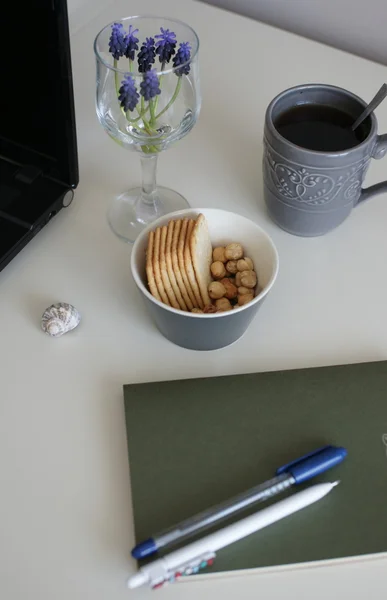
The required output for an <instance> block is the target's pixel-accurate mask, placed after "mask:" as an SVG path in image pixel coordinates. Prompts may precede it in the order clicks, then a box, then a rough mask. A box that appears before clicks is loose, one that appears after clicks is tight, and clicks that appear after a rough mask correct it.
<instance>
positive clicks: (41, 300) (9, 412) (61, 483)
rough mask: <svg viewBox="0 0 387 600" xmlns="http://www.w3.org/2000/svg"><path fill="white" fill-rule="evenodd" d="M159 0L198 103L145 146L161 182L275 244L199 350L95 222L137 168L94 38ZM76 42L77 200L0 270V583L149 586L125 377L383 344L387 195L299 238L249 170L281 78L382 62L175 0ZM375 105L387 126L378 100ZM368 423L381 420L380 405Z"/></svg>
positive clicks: (321, 576)
mask: <svg viewBox="0 0 387 600" xmlns="http://www.w3.org/2000/svg"><path fill="white" fill-rule="evenodd" d="M160 11H161V12H163V13H164V14H166V15H168V14H169V15H173V16H176V17H179V18H181V19H184V20H186V21H188V22H189V23H190V24H191V25H192V26H193V27H194V28H195V29H196V30H197V32H198V34H199V36H200V38H201V57H200V61H201V74H202V89H203V110H202V114H201V117H200V120H199V123H198V124H197V126H196V127H195V129H194V130H193V131H192V133H191V134H190V135H189V136H188V137H187V138H186V139H185V140H183V141H181V142H180V143H179V144H178V145H176V146H175V148H173V149H170V150H169V151H168V152H167V153H165V154H164V155H163V156H161V158H160V165H159V182H160V183H161V184H164V185H169V186H171V187H174V188H175V189H177V190H179V191H180V192H181V193H183V194H184V195H185V196H186V197H187V198H188V200H189V201H190V203H191V204H192V206H197V207H199V206H209V207H220V208H227V209H230V210H234V211H237V212H240V213H243V214H245V215H247V216H249V217H251V218H252V219H255V220H256V221H258V222H259V223H260V224H261V225H262V226H263V227H264V228H265V229H266V230H267V231H268V232H269V233H270V235H271V236H272V237H273V239H274V241H275V243H276V245H277V248H278V251H279V254H280V263H281V265H280V275H279V277H278V280H277V283H276V285H275V286H274V289H273V291H272V293H271V295H270V296H269V299H268V300H267V302H266V303H265V304H264V306H263V308H262V310H261V311H260V312H259V314H258V316H257V318H256V320H255V321H254V323H253V324H252V325H251V327H250V329H249V331H248V333H247V334H246V335H245V337H244V338H243V339H242V340H241V341H240V342H239V343H238V344H236V345H234V346H232V347H230V348H228V349H224V350H222V351H218V352H213V353H195V352H192V351H188V350H182V349H181V348H178V347H176V346H173V345H172V344H170V343H169V342H168V341H166V340H165V339H164V338H163V337H161V335H160V334H159V333H158V332H157V331H156V330H155V328H154V326H153V325H152V323H151V321H150V320H149V319H148V316H147V314H146V313H145V311H144V309H143V306H142V303H141V298H140V296H139V295H138V293H137V292H136V290H135V286H134V284H133V282H132V280H131V277H130V273H129V254H130V247H129V246H126V245H124V244H123V243H121V242H119V241H118V240H117V239H116V238H115V237H114V236H113V235H112V234H111V233H110V231H109V229H108V226H107V224H106V220H105V211H106V209H107V206H108V204H109V201H110V198H111V197H112V196H113V195H114V194H116V193H118V192H120V191H122V190H123V189H124V188H125V186H128V187H129V186H131V185H133V184H136V183H138V181H139V177H140V168H139V160H138V157H137V156H136V155H135V154H132V153H129V152H124V151H123V150H122V149H120V148H119V147H118V146H117V145H116V144H114V143H113V142H112V141H111V140H110V138H108V136H107V135H106V134H105V133H104V132H103V130H102V128H101V127H100V126H99V124H98V122H97V118H96V116H95V109H94V77H95V72H94V58H93V52H92V42H93V38H94V36H95V34H96V33H97V32H98V30H99V29H100V28H101V27H102V26H103V25H105V24H106V23H107V22H108V21H111V20H113V19H114V18H116V17H120V16H126V15H127V14H128V13H132V14H136V13H137V14H138V13H158V12H160ZM231 40H232V42H231ZM72 44H73V48H72V50H73V69H74V83H75V99H76V110H77V126H78V144H79V160H80V184H79V188H78V190H77V193H76V199H75V201H74V203H73V205H72V206H71V208H69V209H68V210H64V211H62V212H61V213H60V215H58V217H56V218H55V219H54V220H53V221H52V222H51V223H50V225H49V226H48V227H46V228H45V229H44V230H43V231H42V232H41V233H40V234H39V235H38V236H37V237H36V238H35V239H34V240H33V242H32V243H30V244H29V245H28V247H27V248H26V249H25V250H24V251H23V252H22V253H21V254H20V255H19V256H18V257H17V258H16V259H15V260H13V261H12V263H11V264H10V265H9V266H8V267H7V268H6V269H5V270H4V271H3V272H2V273H1V274H0V308H1V310H0V327H1V338H0V352H1V354H0V356H1V377H0V473H1V494H0V498H1V501H0V507H1V510H0V559H1V560H0V564H1V566H0V597H1V598H2V599H4V600H26V599H28V600H85V599H89V598H90V599H91V598H93V600H123V599H124V598H128V596H129V594H130V595H131V596H133V597H135V596H134V594H136V597H138V598H143V599H145V598H151V597H152V598H153V595H152V596H151V594H152V592H151V591H150V590H148V589H141V590H137V591H135V592H129V591H128V590H127V589H126V587H125V581H126V577H127V575H128V574H130V573H132V572H133V570H134V568H135V565H134V563H133V562H132V561H131V559H130V558H129V550H130V548H131V546H132V543H133V523H132V515H131V500H130V484H129V473H128V462H127V452H126V439H125V425H124V411H123V401H122V385H123V384H124V383H129V382H139V381H148V380H149V381H150V380H165V379H173V378H185V377H201V376H209V375H224V374H228V373H246V372H253V371H264V370H268V369H270V370H272V369H283V368H294V367H307V366H314V365H326V364H336V363H349V362H360V361H372V360H380V359H387V318H386V296H387V277H386V259H387V236H386V223H387V199H386V196H379V197H377V198H375V199H373V200H371V201H370V202H369V203H368V204H365V205H364V206H361V207H359V208H357V209H356V210H355V211H354V212H353V214H352V215H351V217H350V218H349V219H348V220H347V221H346V222H345V223H344V224H343V225H342V226H341V227H340V228H339V229H337V230H336V231H334V232H333V233H331V234H329V235H327V236H326V237H322V238H315V239H302V238H297V237H292V236H290V235H288V234H286V233H284V232H283V231H281V230H280V229H278V228H277V227H276V226H275V225H274V224H272V223H271V222H270V221H269V219H268V217H267V215H266V212H265V209H264V206H263V201H262V176H261V153H262V143H261V139H262V129H263V117H264V110H265V107H266V105H267V104H268V102H269V100H270V99H271V98H272V97H273V96H274V95H276V94H277V92H279V91H281V90H282V89H285V88H287V87H289V86H291V85H295V84H298V83H305V82H311V81H320V82H330V83H333V84H337V85H341V86H343V87H345V88H349V89H351V90H353V91H354V92H356V93H357V94H359V95H360V96H362V97H364V98H365V99H367V100H368V99H370V98H371V97H372V96H373V94H374V93H375V91H376V90H377V89H378V88H379V86H380V85H381V83H382V82H384V81H386V80H387V69H386V68H385V67H383V66H381V65H378V64H373V63H371V62H367V61H365V60H362V59H360V58H356V57H353V56H350V55H348V54H345V53H342V52H339V51H337V50H333V49H331V48H328V47H325V46H322V45H320V44H317V43H314V42H312V41H308V40H305V39H302V38H300V37H296V36H294V35H291V34H288V33H284V32H282V31H279V30H276V29H273V28H271V27H268V26H266V25H262V24H260V23H257V22H253V21H250V20H247V19H244V18H241V17H238V16H235V15H232V14H228V13H226V12H222V11H220V10H218V9H215V8H212V7H209V6H207V5H205V4H202V3H197V2H191V1H189V0H179V1H178V0H163V2H162V7H160V6H159V3H158V2H157V1H156V0H132V1H131V2H130V3H128V2H123V1H121V0H120V1H118V2H112V3H111V4H110V6H109V8H108V9H106V10H104V11H103V13H101V14H100V15H99V16H98V17H97V18H96V19H94V20H93V21H92V22H90V23H89V24H88V25H87V26H86V27H84V28H82V29H81V30H80V31H78V32H77V33H76V34H75V35H74V37H73V39H72ZM378 117H379V123H380V129H381V132H386V131H387V105H384V106H382V107H380V108H379V109H378ZM58 118H60V115H58ZM385 175H387V159H385V160H384V161H383V160H382V161H379V162H377V161H373V164H372V165H371V168H370V171H369V174H368V176H367V183H369V184H372V183H375V182H377V181H379V180H381V179H383V176H385ZM55 301H68V302H71V303H73V304H75V305H76V306H77V307H78V309H79V310H80V311H81V313H82V314H83V321H82V324H81V326H80V327H79V328H78V329H77V330H76V331H74V332H73V333H72V334H70V335H67V336H64V337H63V338H61V339H57V340H53V339H50V338H49V337H48V336H45V335H44V334H43V333H42V332H41V331H40V328H39V327H40V325H39V322H40V316H41V313H42V312H43V309H44V308H45V307H46V306H48V305H49V304H51V303H52V302H55ZM380 427H381V432H380V433H381V434H382V433H383V432H387V422H385V423H381V424H380ZM359 443H361V440H359ZM381 451H382V448H381ZM386 476H387V463H386ZM155 502H157V499H155ZM317 543H318V541H317ZM386 580H387V560H386V559H381V558H377V559H375V560H362V561H359V562H357V561H356V562H355V563H346V562H345V563H344V564H340V565H339V564H336V565H333V566H323V567H321V566H320V567H317V568H311V567H307V568H301V569H296V570H294V569H291V570H284V569H282V570H277V569H274V570H272V571H269V572H266V573H260V574H251V573H250V574H249V573H246V574H245V575H244V576H242V577H231V576H229V577H227V576H226V577H222V578H221V579H216V580H214V579H211V580H209V579H208V578H205V577H204V578H199V579H194V580H191V581H187V582H185V583H183V584H180V585H175V586H170V587H169V589H167V590H162V591H160V592H158V593H159V594H160V597H163V598H164V597H165V598H166V597H168V598H171V599H179V600H194V599H195V600H196V599H197V598H198V597H199V596H200V597H203V598H206V599H207V598H208V599H211V600H212V599H215V598H216V599H218V598H219V599H220V598H222V599H223V598H224V599H231V598H235V596H236V595H239V596H240V597H241V598H243V599H244V600H247V599H250V598H254V599H255V598H257V597H261V598H265V599H266V600H271V599H273V600H279V599H282V598H283V597H284V596H285V595H286V597H288V598H289V597H290V598H298V599H299V598H301V599H302V598H305V599H306V598H308V599H309V598H312V597H313V599H314V600H321V599H323V598H328V597H330V598H334V599H336V598H351V600H355V599H359V600H360V599H361V600H364V598H365V597H367V598H368V599H372V600H373V599H377V598H381V597H382V595H383V587H384V589H385V582H386Z"/></svg>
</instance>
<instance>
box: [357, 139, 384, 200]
mask: <svg viewBox="0 0 387 600" xmlns="http://www.w3.org/2000/svg"><path fill="white" fill-rule="evenodd" d="M386 152H387V133H384V134H383V135H378V136H377V138H376V143H375V146H374V148H373V150H372V158H376V159H377V160H378V159H379V158H383V156H384V155H385V154H386ZM383 192H387V181H381V182H380V183H375V185H370V186H369V187H367V188H362V190H361V194H360V196H359V200H358V201H357V202H356V205H358V204H360V202H364V200H368V199H369V198H372V197H373V196H376V195H377V194H382V193H383Z"/></svg>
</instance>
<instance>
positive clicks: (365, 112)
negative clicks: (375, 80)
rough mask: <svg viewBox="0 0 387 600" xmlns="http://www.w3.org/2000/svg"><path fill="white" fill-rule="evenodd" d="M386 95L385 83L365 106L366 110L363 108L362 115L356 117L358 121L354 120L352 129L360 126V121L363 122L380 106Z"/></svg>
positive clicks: (386, 85) (386, 87)
mask: <svg viewBox="0 0 387 600" xmlns="http://www.w3.org/2000/svg"><path fill="white" fill-rule="evenodd" d="M386 96H387V84H386V83H383V85H382V87H381V88H380V90H379V91H378V93H377V94H376V96H375V97H374V98H372V100H371V102H370V103H369V105H368V106H367V107H366V108H365V110H363V112H362V113H361V115H360V117H358V118H357V119H356V121H355V122H354V124H353V125H352V127H351V129H352V131H355V129H356V128H357V127H359V125H360V123H363V121H364V119H366V118H367V117H368V116H369V115H370V114H371V113H372V112H373V111H374V110H375V108H376V107H377V106H379V104H380V103H381V102H382V100H384V99H385V97H386Z"/></svg>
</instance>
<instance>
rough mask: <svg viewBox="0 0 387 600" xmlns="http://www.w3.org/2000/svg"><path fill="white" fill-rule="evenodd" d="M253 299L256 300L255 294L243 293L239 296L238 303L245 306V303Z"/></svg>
mask: <svg viewBox="0 0 387 600" xmlns="http://www.w3.org/2000/svg"><path fill="white" fill-rule="evenodd" d="M252 300H254V294H253V293H250V294H242V295H241V296H238V304H239V306H243V305H244V304H248V303H249V302H251V301H252Z"/></svg>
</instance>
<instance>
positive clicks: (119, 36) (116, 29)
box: [109, 23, 126, 60]
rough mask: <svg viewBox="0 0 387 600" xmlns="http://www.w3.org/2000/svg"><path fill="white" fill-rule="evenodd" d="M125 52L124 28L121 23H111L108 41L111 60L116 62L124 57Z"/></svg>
mask: <svg viewBox="0 0 387 600" xmlns="http://www.w3.org/2000/svg"><path fill="white" fill-rule="evenodd" d="M125 50H126V42H125V35H124V26H123V25H122V23H113V25H112V33H111V36H110V40H109V51H110V52H111V53H112V55H113V58H114V59H115V60H118V59H119V58H120V57H121V56H123V55H124V53H125Z"/></svg>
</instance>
